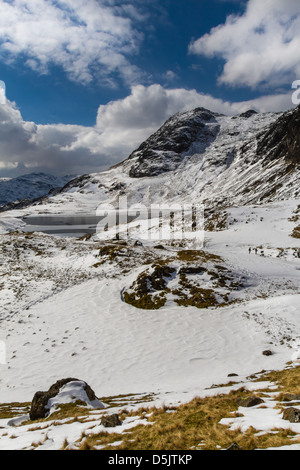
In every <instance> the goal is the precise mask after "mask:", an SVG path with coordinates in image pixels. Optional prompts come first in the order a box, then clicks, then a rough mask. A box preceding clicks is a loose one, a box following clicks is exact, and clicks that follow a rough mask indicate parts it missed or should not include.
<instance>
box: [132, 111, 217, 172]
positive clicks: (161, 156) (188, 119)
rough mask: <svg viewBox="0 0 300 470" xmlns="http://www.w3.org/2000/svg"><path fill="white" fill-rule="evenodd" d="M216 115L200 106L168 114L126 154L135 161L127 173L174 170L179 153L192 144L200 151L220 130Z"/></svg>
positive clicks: (178, 162)
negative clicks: (147, 136)
mask: <svg viewBox="0 0 300 470" xmlns="http://www.w3.org/2000/svg"><path fill="white" fill-rule="evenodd" d="M216 116H217V114H215V113H212V112H211V111H208V110H207V109H204V108H196V109H194V110H193V111H190V112H186V113H178V114H175V116H172V117H171V118H170V119H168V120H167V121H166V123H165V124H164V125H163V126H162V127H161V128H160V129H159V130H158V131H157V132H155V133H154V134H153V135H152V136H150V137H149V139H147V140H146V141H145V142H143V143H142V144H141V145H140V147H139V148H138V149H137V150H135V151H134V152H133V153H132V154H131V155H130V156H129V158H128V160H129V161H130V160H133V159H135V160H136V161H135V162H133V163H132V165H131V168H130V170H129V176H130V177H132V178H142V177H152V176H157V175H160V174H161V173H165V172H167V171H171V170H175V169H176V168H177V167H178V165H179V164H180V162H181V161H182V160H183V154H184V153H186V152H188V150H189V149H190V147H191V146H192V145H193V144H195V143H197V145H198V146H199V149H200V151H202V152H204V151H205V149H206V148H207V147H208V146H209V145H210V144H211V143H212V141H213V140H214V139H215V138H216V136H217V135H218V132H219V130H220V126H219V125H218V123H217V121H216V119H215V117H216Z"/></svg>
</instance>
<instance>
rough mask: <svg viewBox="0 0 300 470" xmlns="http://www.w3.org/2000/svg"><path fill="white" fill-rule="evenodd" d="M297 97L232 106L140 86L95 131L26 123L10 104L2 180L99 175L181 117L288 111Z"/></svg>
mask: <svg viewBox="0 0 300 470" xmlns="http://www.w3.org/2000/svg"><path fill="white" fill-rule="evenodd" d="M291 96H292V90H291V93H289V94H283V95H272V96H265V97H261V98H258V99H256V100H252V101H245V102H241V103H230V102H224V101H222V100H220V99H216V98H214V97H212V96H210V95H205V94H201V93H198V92H197V91H196V90H186V89H183V88H177V89H164V88H163V87H162V86H161V85H151V86H149V87H145V86H142V85H137V86H134V87H132V90H131V94H130V95H129V96H127V97H125V98H124V99H120V100H117V101H112V102H110V103H108V104H107V105H101V106H100V107H99V110H98V115H97V121H96V124H95V126H91V127H85V126H76V125H65V124H55V125H54V124H53V125H37V124H35V123H33V122H28V121H24V120H23V118H22V115H21V113H20V111H19V110H18V109H17V107H16V105H15V104H14V103H11V102H10V101H9V100H6V103H5V104H4V105H2V106H0V145H1V154H0V169H1V176H16V175H17V174H20V173H24V172H31V171H34V170H35V171H45V172H48V173H53V174H60V175H62V174H84V173H93V172H99V171H102V170H104V169H106V168H108V167H109V166H111V165H113V164H115V163H118V162H120V161H121V160H123V159H125V158H126V157H127V156H128V155H129V154H130V153H131V152H132V151H133V150H134V149H135V148H137V147H138V146H139V145H140V143H141V142H143V141H144V140H145V139H147V138H148V137H149V136H150V134H152V133H153V132H155V131H156V130H157V129H158V128H159V127H160V126H161V125H162V124H163V123H164V121H165V120H166V119H168V118H169V117H170V116H172V115H173V114H175V113H176V112H179V111H187V110H190V109H194V108H196V107H205V108H208V109H210V110H212V111H216V112H220V113H223V114H228V115H233V114H238V113H240V112H243V111H246V110H248V109H249V108H255V109H256V110H257V111H262V112H265V111H282V110H287V109H290V108H291V107H292V101H291Z"/></svg>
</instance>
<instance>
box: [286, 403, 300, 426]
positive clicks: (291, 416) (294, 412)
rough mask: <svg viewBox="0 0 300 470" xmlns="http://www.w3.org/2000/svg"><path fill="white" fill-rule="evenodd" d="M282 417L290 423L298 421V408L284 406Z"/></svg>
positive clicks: (299, 416)
mask: <svg viewBox="0 0 300 470" xmlns="http://www.w3.org/2000/svg"><path fill="white" fill-rule="evenodd" d="M282 418H283V419H285V420H287V421H289V422H290V423H300V410H299V409H297V408H293V407H290V408H286V409H285V410H284V412H283V417H282Z"/></svg>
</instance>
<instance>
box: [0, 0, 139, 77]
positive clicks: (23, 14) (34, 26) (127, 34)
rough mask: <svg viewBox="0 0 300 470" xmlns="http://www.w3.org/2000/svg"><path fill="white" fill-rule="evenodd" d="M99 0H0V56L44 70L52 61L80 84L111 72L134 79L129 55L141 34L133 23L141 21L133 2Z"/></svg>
mask: <svg viewBox="0 0 300 470" xmlns="http://www.w3.org/2000/svg"><path fill="white" fill-rule="evenodd" d="M114 3H115V2H114V1H113V2H107V1H105V0H57V1H54V0H11V1H9V2H8V1H3V0H2V1H1V2H0V57H1V58H2V60H6V61H12V60H15V59H20V58H21V59H22V60H23V59H24V58H25V63H26V65H27V66H28V67H30V68H31V69H33V70H35V71H39V72H40V73H47V72H48V70H49V67H50V66H51V65H52V64H54V65H56V66H60V67H62V68H63V69H64V71H65V72H66V73H67V75H68V76H69V78H71V79H73V80H75V81H79V82H81V83H88V82H90V81H91V80H92V79H93V77H95V76H96V77H101V80H102V84H104V83H106V84H113V78H112V77H113V76H114V74H118V75H119V76H120V77H121V78H122V79H123V80H124V81H125V82H126V83H134V82H135V81H137V80H138V79H139V78H140V77H141V71H140V70H139V69H138V68H137V67H136V66H134V65H133V64H132V63H131V61H130V57H131V56H132V55H134V54H135V53H137V52H138V50H139V45H140V42H141V40H142V35H141V33H139V32H138V31H137V29H136V28H134V27H133V18H134V22H135V24H136V23H137V22H139V21H143V19H144V16H143V15H141V14H140V13H139V11H138V9H137V8H136V7H135V6H134V5H127V8H125V5H124V6H123V8H121V7H118V6H116V5H115V4H114Z"/></svg>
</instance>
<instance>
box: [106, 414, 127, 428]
mask: <svg viewBox="0 0 300 470" xmlns="http://www.w3.org/2000/svg"><path fill="white" fill-rule="evenodd" d="M101 424H102V426H104V427H105V428H114V427H116V426H121V424H122V422H121V421H120V418H119V416H118V415H117V414H113V415H109V416H102V418H101Z"/></svg>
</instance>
